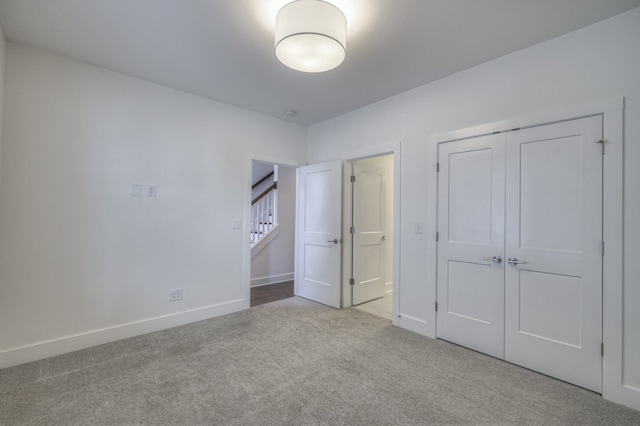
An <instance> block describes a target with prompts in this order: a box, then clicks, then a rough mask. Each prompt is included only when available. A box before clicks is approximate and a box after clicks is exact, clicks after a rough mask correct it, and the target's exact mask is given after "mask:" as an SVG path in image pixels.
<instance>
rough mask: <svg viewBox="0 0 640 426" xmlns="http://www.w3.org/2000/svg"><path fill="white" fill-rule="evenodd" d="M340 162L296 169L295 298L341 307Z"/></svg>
mask: <svg viewBox="0 0 640 426" xmlns="http://www.w3.org/2000/svg"><path fill="white" fill-rule="evenodd" d="M341 217H342V163H341V161H331V162H328V163H321V164H314V165H311V166H304V167H300V168H299V169H298V214H297V232H296V240H297V252H296V295H298V296H300V297H304V298H306V299H310V300H313V301H315V302H319V303H322V304H325V305H329V306H332V307H334V308H339V307H340V290H341V286H340V284H341V283H340V277H341V258H342V253H341V252H342V250H341V248H342V239H341Z"/></svg>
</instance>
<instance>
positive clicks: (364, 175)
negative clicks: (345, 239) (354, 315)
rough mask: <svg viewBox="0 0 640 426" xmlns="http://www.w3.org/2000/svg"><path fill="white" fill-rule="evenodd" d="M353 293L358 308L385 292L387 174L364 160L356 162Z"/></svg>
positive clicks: (382, 295) (354, 165)
mask: <svg viewBox="0 0 640 426" xmlns="http://www.w3.org/2000/svg"><path fill="white" fill-rule="evenodd" d="M353 167H354V176H353V177H354V179H352V182H353V225H354V228H355V229H354V230H353V231H354V233H353V278H354V285H353V293H352V304H354V305H359V304H361V303H365V302H368V301H370V300H373V299H378V298H380V297H384V293H385V246H384V245H385V244H384V243H385V240H386V236H385V235H384V233H385V229H386V228H385V202H386V194H385V179H384V178H385V175H384V171H383V170H382V169H381V168H379V167H376V166H374V165H373V164H370V163H367V162H365V161H360V162H354V164H353Z"/></svg>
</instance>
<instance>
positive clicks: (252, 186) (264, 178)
mask: <svg viewBox="0 0 640 426" xmlns="http://www.w3.org/2000/svg"><path fill="white" fill-rule="evenodd" d="M271 176H273V172H271V173H269V174H268V175H266V176H265V177H263V178H262V179H260V180H259V181H257V182H256V183H254V184H253V185H251V189H253V188H255V187H256V186H258V185H260V184H261V183H262V182H264V181H265V180H267V179H269V178H270V177H271Z"/></svg>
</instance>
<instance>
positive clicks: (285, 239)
mask: <svg viewBox="0 0 640 426" xmlns="http://www.w3.org/2000/svg"><path fill="white" fill-rule="evenodd" d="M295 215H296V169H295V168H293V167H284V166H279V167H278V224H279V227H278V234H277V236H276V237H275V239H273V240H272V241H271V242H270V243H269V244H268V245H267V246H266V247H265V248H264V249H263V250H261V251H260V252H259V253H257V254H256V255H255V256H254V257H252V259H251V285H252V286H258V285H263V284H273V283H277V282H282V281H289V280H292V279H293V269H294V268H293V262H294V257H295ZM254 250H255V249H254Z"/></svg>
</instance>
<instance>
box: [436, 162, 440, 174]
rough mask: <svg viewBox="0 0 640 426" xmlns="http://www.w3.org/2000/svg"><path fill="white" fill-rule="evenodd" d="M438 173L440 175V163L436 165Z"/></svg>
mask: <svg viewBox="0 0 640 426" xmlns="http://www.w3.org/2000/svg"><path fill="white" fill-rule="evenodd" d="M436 173H440V162H437V163H436Z"/></svg>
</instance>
